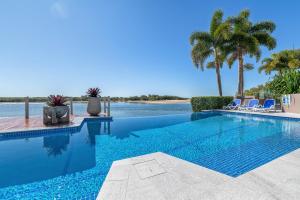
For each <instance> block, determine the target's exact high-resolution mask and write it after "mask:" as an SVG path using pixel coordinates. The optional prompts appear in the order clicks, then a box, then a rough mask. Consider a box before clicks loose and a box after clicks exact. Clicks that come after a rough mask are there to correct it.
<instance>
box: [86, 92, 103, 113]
mask: <svg viewBox="0 0 300 200" xmlns="http://www.w3.org/2000/svg"><path fill="white" fill-rule="evenodd" d="M100 93H101V90H100V89H99V88H89V89H88V91H87V95H88V97H89V100H88V105H87V112H88V113H89V114H90V115H91V116H97V115H99V113H100V112H101V103H100Z"/></svg>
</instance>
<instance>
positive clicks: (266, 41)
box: [253, 31, 276, 50]
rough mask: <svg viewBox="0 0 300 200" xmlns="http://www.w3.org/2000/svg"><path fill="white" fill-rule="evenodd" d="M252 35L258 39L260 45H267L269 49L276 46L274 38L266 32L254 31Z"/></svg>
mask: <svg viewBox="0 0 300 200" xmlns="http://www.w3.org/2000/svg"><path fill="white" fill-rule="evenodd" d="M253 37H255V38H256V39H257V40H258V42H259V44H260V45H263V46H265V47H267V48H268V49H269V50H271V49H274V48H275V47H276V39H275V38H273V37H272V36H271V35H270V34H269V33H267V32H262V31H260V32H255V33H253Z"/></svg>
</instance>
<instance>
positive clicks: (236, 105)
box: [223, 99, 241, 110]
mask: <svg viewBox="0 0 300 200" xmlns="http://www.w3.org/2000/svg"><path fill="white" fill-rule="evenodd" d="M240 106H241V100H240V99H235V100H234V101H233V102H231V103H230V104H228V105H227V106H224V107H223V109H224V110H236V109H238V108H239V107H240Z"/></svg>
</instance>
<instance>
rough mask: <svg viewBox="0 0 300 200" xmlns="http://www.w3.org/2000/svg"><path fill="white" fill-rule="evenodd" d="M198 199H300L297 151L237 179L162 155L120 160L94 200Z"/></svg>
mask: <svg viewBox="0 0 300 200" xmlns="http://www.w3.org/2000/svg"><path fill="white" fill-rule="evenodd" d="M227 112H238V113H249V114H253V112H247V111H242V112H241V111H227ZM256 114H258V115H268V116H278V117H292V118H300V114H293V113H279V112H278V113H256ZM299 123H300V122H299ZM202 199H203V200H298V199H300V149H297V150H295V151H293V152H291V153H289V154H286V155H284V156H282V157H279V158H277V159H275V160H273V161H271V162H269V163H266V164H265V165H262V166H260V167H258V168H256V169H254V170H252V171H250V172H247V173H245V174H243V175H241V176H238V177H236V178H234V177H230V176H227V175H224V174H221V173H219V172H216V171H213V170H210V169H208V168H204V167H202V166H199V165H196V164H193V163H191V162H188V161H185V160H182V159H179V158H176V157H173V156H170V155H167V154H164V153H161V152H156V153H152V154H147V155H143V156H139V157H133V158H128V159H124V160H119V161H115V162H113V164H112V166H111V168H110V171H109V173H108V175H107V177H106V179H105V181H104V183H103V186H102V187H101V189H100V191H99V194H98V197H97V200H202Z"/></svg>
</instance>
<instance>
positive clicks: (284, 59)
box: [258, 49, 300, 75]
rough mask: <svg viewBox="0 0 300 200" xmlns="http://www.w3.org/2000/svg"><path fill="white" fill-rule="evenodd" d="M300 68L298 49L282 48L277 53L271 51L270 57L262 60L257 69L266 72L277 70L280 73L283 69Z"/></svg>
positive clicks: (299, 50) (299, 51)
mask: <svg viewBox="0 0 300 200" xmlns="http://www.w3.org/2000/svg"><path fill="white" fill-rule="evenodd" d="M299 68H300V49H296V50H284V51H280V52H278V53H273V54H272V55H271V57H270V58H265V59H263V60H262V65H261V66H260V67H259V69H258V71H259V73H261V72H262V71H264V72H265V73H266V74H270V73H271V72H278V74H279V75H282V74H283V73H284V72H285V71H287V70H290V69H299Z"/></svg>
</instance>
